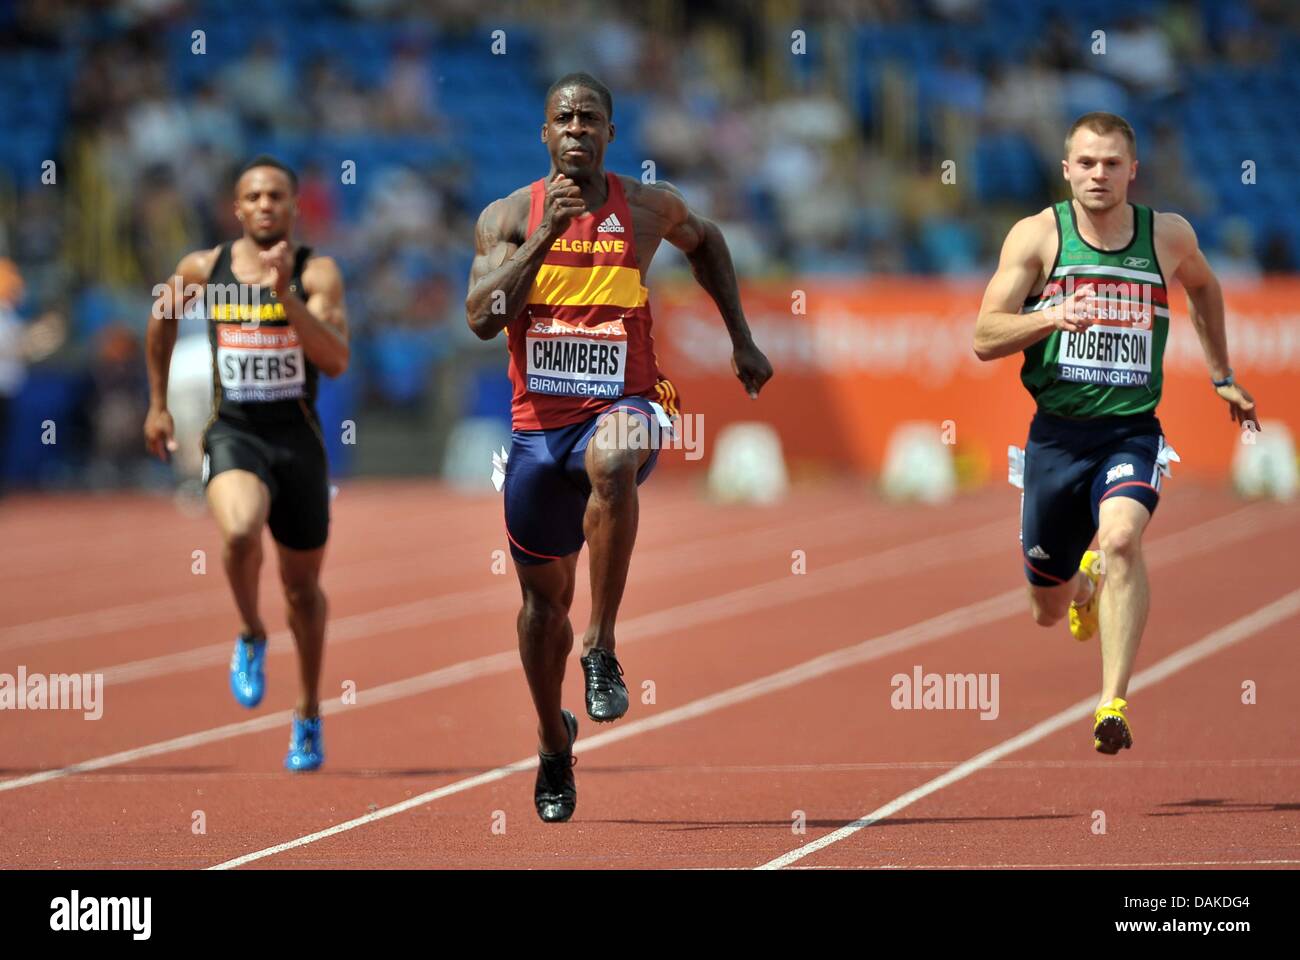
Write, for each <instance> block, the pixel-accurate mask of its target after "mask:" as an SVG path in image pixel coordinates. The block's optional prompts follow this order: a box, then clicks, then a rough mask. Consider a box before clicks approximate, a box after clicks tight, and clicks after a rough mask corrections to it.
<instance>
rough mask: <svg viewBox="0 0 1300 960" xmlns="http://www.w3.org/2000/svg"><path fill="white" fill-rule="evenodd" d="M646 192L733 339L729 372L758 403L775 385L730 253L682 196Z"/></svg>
mask: <svg viewBox="0 0 1300 960" xmlns="http://www.w3.org/2000/svg"><path fill="white" fill-rule="evenodd" d="M655 188H657V189H654V188H652V189H650V190H647V191H645V194H644V196H643V198H642V199H643V200H644V201H646V202H648V203H650V204H653V206H654V208H655V210H656V212H657V213H659V214H660V216H662V217H663V218H664V219H665V220H666V222H667V227H666V229H665V232H664V239H665V240H667V241H668V242H669V243H671V244H672V245H673V246H674V247H676V248H677V249H678V250H681V251H682V253H684V254H686V259H687V260H688V261H690V264H691V272H692V273H693V274H694V275H695V281H696V282H697V283H698V284H699V285H700V286H701V287H703V288H704V290H705V291H707V292H708V294H709V296H710V297H712V298H713V302H714V303H715V304H717V307H718V312H719V313H720V314H722V322H723V323H724V324H725V325H726V327H727V334H728V335H729V336H730V337H731V346H732V354H731V367H732V370H733V371H735V374H736V376H737V377H738V378H739V379H740V382H741V383H742V384H743V385H744V387H745V390H746V391H747V392H748V393H749V395H750V396H751V397H754V398H757V397H758V392H759V391H760V390H762V389H763V384H765V383H767V381H769V380H771V379H772V365H771V364H770V363H769V362H768V360H767V357H766V356H764V355H763V351H761V350H759V349H758V347H757V346H756V345H755V343H754V337H753V335H752V334H751V333H750V331H749V324H748V323H746V322H745V312H744V309H743V308H742V307H741V305H740V287H739V286H738V284H737V283H736V268H735V266H734V265H733V264H732V262H731V251H730V250H728V249H727V241H726V239H725V238H724V237H723V236H722V231H721V230H719V229H718V226H717V224H715V223H713V222H712V221H710V220H706V219H705V218H704V217H701V216H698V215H697V214H696V213H695V212H694V211H692V210H691V208H690V207H688V206H687V205H686V198H685V197H683V196H682V193H681V191H680V190H678V189H677V188H676V187H674V186H673V185H672V184H671V183H668V182H667V181H663V180H661V181H659V182H658V183H657V184H655Z"/></svg>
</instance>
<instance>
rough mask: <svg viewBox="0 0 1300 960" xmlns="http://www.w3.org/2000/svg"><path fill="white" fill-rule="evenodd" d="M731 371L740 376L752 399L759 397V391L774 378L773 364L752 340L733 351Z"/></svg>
mask: <svg viewBox="0 0 1300 960" xmlns="http://www.w3.org/2000/svg"><path fill="white" fill-rule="evenodd" d="M731 372H732V373H734V374H735V375H736V376H737V377H739V378H740V382H741V383H742V384H743V385H744V387H745V392H746V393H748V394H749V396H750V398H751V399H754V400H757V399H758V391H760V390H762V389H763V384H765V383H767V381H769V380H771V379H772V364H770V363H768V361H767V357H765V356H764V355H763V351H762V350H760V349H758V347H756V346H755V345H754V344H753V343H752V342H751V343H747V344H745V345H744V346H741V347H737V348H736V349H735V350H733V351H732V353H731Z"/></svg>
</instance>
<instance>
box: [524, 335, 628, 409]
mask: <svg viewBox="0 0 1300 960" xmlns="http://www.w3.org/2000/svg"><path fill="white" fill-rule="evenodd" d="M525 347H526V351H527V355H528V365H527V369H526V371H525V374H526V376H525V382H526V386H527V388H528V390H529V392H530V393H548V394H552V395H554V396H561V397H603V398H607V399H611V400H616V399H618V398H619V397H621V396H623V378H624V375H625V373H626V372H627V330H626V329H625V328H624V326H623V321H622V320H611V321H609V322H608V323H601V324H597V325H595V326H586V327H580V326H574V325H572V324H568V323H565V322H564V321H563V320H555V319H544V320H534V321H533V322H532V323H531V324H530V325H529V327H528V336H527V339H526V343H525Z"/></svg>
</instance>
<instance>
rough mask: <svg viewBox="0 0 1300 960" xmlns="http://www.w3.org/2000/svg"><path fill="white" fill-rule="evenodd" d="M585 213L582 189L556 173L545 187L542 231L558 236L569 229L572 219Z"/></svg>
mask: <svg viewBox="0 0 1300 960" xmlns="http://www.w3.org/2000/svg"><path fill="white" fill-rule="evenodd" d="M586 212H587V204H586V203H585V202H584V201H583V199H582V188H581V187H579V186H578V185H577V184H576V183H574V182H573V181H572V180H570V179H569V178H568V177H566V176H565V175H564V174H562V173H559V172H557V173H556V174H555V178H554V179H553V180H552V181H551V182H550V183H548V184H547V185H546V202H545V204H544V205H543V213H542V229H543V230H547V231H549V232H550V233H552V234H554V235H555V236H559V235H560V234H562V233H563V232H564V231H565V230H567V229H568V227H569V222H570V221H571V220H572V219H573V218H574V217H580V216H582V215H583V214H584V213H586Z"/></svg>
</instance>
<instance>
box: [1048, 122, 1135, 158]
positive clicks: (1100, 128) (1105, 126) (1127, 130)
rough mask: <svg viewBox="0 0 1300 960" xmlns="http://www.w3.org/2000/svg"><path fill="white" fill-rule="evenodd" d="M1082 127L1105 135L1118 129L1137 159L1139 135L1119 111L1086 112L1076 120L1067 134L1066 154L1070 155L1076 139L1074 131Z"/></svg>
mask: <svg viewBox="0 0 1300 960" xmlns="http://www.w3.org/2000/svg"><path fill="white" fill-rule="evenodd" d="M1081 127H1087V128H1088V129H1089V130H1091V131H1092V132H1093V133H1097V134H1101V135H1103V136H1104V135H1105V134H1108V133H1114V132H1115V131H1116V130H1118V131H1119V132H1120V133H1122V134H1124V139H1125V140H1127V141H1128V152H1129V156H1131V157H1133V159H1135V160H1136V159H1137V152H1138V151H1137V137H1136V136H1135V135H1134V133H1133V127H1132V126H1130V125H1129V122H1128V121H1127V120H1125V119H1124V118H1123V117H1121V116H1120V115H1119V114H1117V113H1106V112H1105V111H1104V110H1097V111H1094V112H1093V113H1085V114H1084V115H1083V116H1081V117H1080V118H1079V119H1078V120H1076V121H1074V124H1073V126H1071V127H1070V132H1069V133H1067V134H1066V135H1065V156H1066V158H1067V159H1068V158H1069V156H1070V142H1071V141H1072V140H1073V139H1074V133H1075V131H1076V130H1078V129H1080V128H1081Z"/></svg>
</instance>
